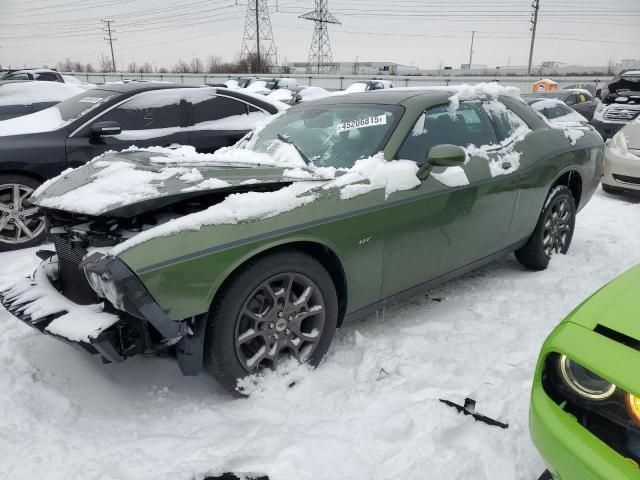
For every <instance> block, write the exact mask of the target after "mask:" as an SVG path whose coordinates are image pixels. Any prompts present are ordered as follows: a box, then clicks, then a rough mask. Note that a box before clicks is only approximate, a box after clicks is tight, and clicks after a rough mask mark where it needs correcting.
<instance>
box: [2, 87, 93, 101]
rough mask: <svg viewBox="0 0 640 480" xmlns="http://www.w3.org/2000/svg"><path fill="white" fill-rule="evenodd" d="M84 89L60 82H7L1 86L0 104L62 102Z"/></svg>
mask: <svg viewBox="0 0 640 480" xmlns="http://www.w3.org/2000/svg"><path fill="white" fill-rule="evenodd" d="M84 91H85V89H83V88H80V87H78V86H76V85H69V84H66V83H59V82H16V83H7V84H5V85H2V86H0V105H31V104H34V103H45V102H61V101H63V100H66V99H67V98H70V97H73V96H74V95H78V94H79V93H82V92H84Z"/></svg>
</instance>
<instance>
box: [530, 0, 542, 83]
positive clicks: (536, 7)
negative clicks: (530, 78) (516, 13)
mask: <svg viewBox="0 0 640 480" xmlns="http://www.w3.org/2000/svg"><path fill="white" fill-rule="evenodd" d="M531 6H532V7H533V18H532V19H531V48H529V66H528V67H527V75H531V63H532V62H533V45H534V44H535V42H536V29H537V27H538V10H540V0H533V3H532V4H531Z"/></svg>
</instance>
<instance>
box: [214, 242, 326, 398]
mask: <svg viewBox="0 0 640 480" xmlns="http://www.w3.org/2000/svg"><path fill="white" fill-rule="evenodd" d="M337 321H338V298H337V294H336V289H335V286H334V284H333V281H332V280H331V276H330V275H329V273H328V272H327V270H326V269H325V268H324V267H323V266H322V265H321V264H320V263H319V262H318V261H317V260H316V259H315V258H313V257H311V256H310V255H307V254H306V253H304V252H301V251H298V250H287V251H284V250H283V251H279V252H277V253H273V254H270V255H268V256H265V257H262V258H258V259H257V260H254V261H250V262H249V263H247V264H246V265H244V266H243V267H241V269H240V270H239V271H238V272H236V273H235V274H234V275H233V277H232V278H231V279H230V281H229V282H228V286H227V287H225V288H224V289H223V290H222V291H221V293H220V294H219V295H218V297H217V298H216V300H215V301H214V304H213V306H212V309H211V312H210V314H209V319H208V321H207V331H206V334H205V347H204V365H205V367H206V368H207V370H208V371H209V373H210V374H211V375H212V376H213V377H214V378H215V379H216V380H218V381H219V382H220V383H221V384H222V385H223V386H224V387H225V388H226V389H227V390H229V391H230V392H233V393H235V394H241V392H238V390H237V386H238V380H239V379H242V378H244V377H246V376H247V375H251V374H255V373H259V372H260V371H261V370H263V369H265V368H275V367H276V365H277V364H278V362H279V361H281V360H283V359H284V358H286V357H292V358H296V359H298V360H299V361H300V362H303V363H309V364H311V365H313V366H317V365H318V364H319V363H320V361H321V360H322V358H323V357H324V355H325V354H326V352H327V350H328V349H329V345H330V344H331V341H332V339H333V336H334V333H335V330H336V325H337Z"/></svg>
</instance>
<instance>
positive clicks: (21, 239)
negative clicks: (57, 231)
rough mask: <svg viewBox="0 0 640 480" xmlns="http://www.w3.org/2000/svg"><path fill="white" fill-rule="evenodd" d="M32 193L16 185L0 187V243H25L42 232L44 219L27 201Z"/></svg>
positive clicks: (30, 189) (28, 188) (29, 189)
mask: <svg viewBox="0 0 640 480" xmlns="http://www.w3.org/2000/svg"><path fill="white" fill-rule="evenodd" d="M33 191H34V189H33V188H31V187H29V186H27V185H21V184H18V183H9V184H3V185H0V243H5V244H10V245H17V244H20V243H26V242H28V241H30V240H33V239H34V238H36V237H37V236H38V235H40V234H41V233H42V232H43V231H44V226H45V225H44V219H43V218H42V217H40V216H39V215H38V209H37V208H36V207H34V206H33V205H31V203H30V202H29V200H28V198H29V196H30V195H31V194H32V193H33Z"/></svg>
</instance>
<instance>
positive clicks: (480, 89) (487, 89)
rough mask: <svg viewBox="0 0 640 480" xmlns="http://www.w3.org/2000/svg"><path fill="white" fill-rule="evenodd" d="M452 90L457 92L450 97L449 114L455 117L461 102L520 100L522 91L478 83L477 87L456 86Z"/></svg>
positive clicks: (491, 83) (498, 85) (493, 84)
mask: <svg viewBox="0 0 640 480" xmlns="http://www.w3.org/2000/svg"><path fill="white" fill-rule="evenodd" d="M447 88H451V90H452V91H453V92H455V93H454V94H453V95H452V96H451V97H449V102H450V105H449V114H450V115H454V114H455V112H456V111H457V110H458V107H459V106H460V101H461V100H475V99H478V100H481V99H486V98H491V99H497V98H498V97H500V96H509V97H515V98H520V89H519V88H517V87H506V86H504V85H500V84H499V83H497V82H490V83H478V84H475V85H466V84H465V85H455V86H453V87H447Z"/></svg>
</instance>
